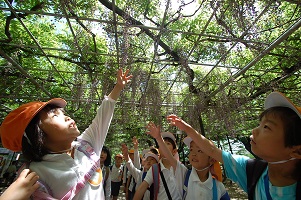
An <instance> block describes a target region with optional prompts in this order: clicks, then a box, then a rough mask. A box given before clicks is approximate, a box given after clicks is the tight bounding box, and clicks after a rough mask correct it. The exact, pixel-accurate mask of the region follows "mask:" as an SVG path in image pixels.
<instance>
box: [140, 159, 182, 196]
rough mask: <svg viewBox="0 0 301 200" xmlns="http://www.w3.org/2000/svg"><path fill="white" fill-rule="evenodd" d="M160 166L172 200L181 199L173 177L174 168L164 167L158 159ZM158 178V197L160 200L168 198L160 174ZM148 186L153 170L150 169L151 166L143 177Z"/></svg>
mask: <svg viewBox="0 0 301 200" xmlns="http://www.w3.org/2000/svg"><path fill="white" fill-rule="evenodd" d="M159 164H160V167H161V171H162V173H163V176H164V178H165V181H166V184H167V187H168V190H169V193H170V195H171V199H172V200H181V199H182V198H181V195H180V194H181V193H180V192H179V191H178V188H177V185H176V179H175V175H174V170H173V168H172V167H170V169H167V168H165V166H164V165H163V163H162V162H161V161H160V162H159ZM159 177H160V180H159V182H160V183H159V192H158V199H160V200H168V197H167V194H166V191H165V188H164V184H163V181H162V178H161V176H159ZM144 180H145V181H146V182H147V183H148V185H149V186H151V184H153V171H152V167H151V168H150V169H149V170H148V172H147V174H146V177H145V179H144Z"/></svg>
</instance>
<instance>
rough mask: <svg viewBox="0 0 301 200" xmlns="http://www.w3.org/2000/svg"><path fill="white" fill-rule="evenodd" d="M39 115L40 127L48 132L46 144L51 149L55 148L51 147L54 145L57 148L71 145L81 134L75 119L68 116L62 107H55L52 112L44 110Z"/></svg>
mask: <svg viewBox="0 0 301 200" xmlns="http://www.w3.org/2000/svg"><path fill="white" fill-rule="evenodd" d="M39 116H40V124H39V127H40V128H41V129H42V130H43V132H44V133H45V134H46V136H45V137H46V141H45V145H46V147H47V148H49V150H53V149H51V148H52V147H53V146H54V145H55V146H56V148H60V147H61V148H64V147H65V146H67V145H70V144H71V143H72V141H74V139H75V138H76V137H77V136H78V135H79V134H80V132H79V130H78V128H77V126H76V124H75V122H74V120H72V119H71V118H70V117H68V116H66V115H65V114H64V112H63V111H62V109H53V110H52V111H50V112H46V111H43V110H42V111H41V112H40V113H39ZM55 150H58V149H55Z"/></svg>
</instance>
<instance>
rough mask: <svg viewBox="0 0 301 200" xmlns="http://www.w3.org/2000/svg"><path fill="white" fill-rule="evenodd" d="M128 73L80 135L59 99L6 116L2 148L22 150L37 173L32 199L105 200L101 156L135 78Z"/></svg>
mask: <svg viewBox="0 0 301 200" xmlns="http://www.w3.org/2000/svg"><path fill="white" fill-rule="evenodd" d="M128 72H129V70H126V71H125V73H123V71H122V69H119V70H118V72H117V83H116V85H115V86H114V88H113V90H112V91H111V93H110V94H109V95H108V96H106V97H105V98H104V100H103V101H102V104H101V106H100V107H99V109H98V110H97V114H96V116H95V118H94V119H93V121H92V123H91V124H90V126H89V127H88V128H87V129H86V130H85V131H84V132H83V133H82V134H80V131H79V130H78V128H77V125H76V123H75V121H74V120H73V119H71V118H70V117H69V116H67V115H66V113H65V112H64V110H63V108H64V107H65V106H66V104H67V103H66V101H65V100H64V99H61V98H55V99H51V100H50V101H48V102H39V101H36V102H30V103H27V104H23V105H21V106H20V107H19V108H17V109H15V110H13V111H12V112H10V113H9V114H8V115H7V117H6V118H5V119H4V121H3V122H2V124H1V128H0V133H1V141H2V144H3V146H4V147H5V148H7V149H10V150H12V151H22V152H23V155H24V157H25V158H26V159H27V160H28V161H29V166H28V167H29V169H30V170H32V171H34V172H36V173H37V174H38V176H39V182H40V185H41V187H40V188H39V189H37V190H36V191H35V192H34V193H33V198H34V199H53V198H55V199H73V200H77V199H78V200H82V199H104V189H103V184H102V172H101V169H100V162H99V159H100V154H101V150H102V146H103V144H104V141H105V138H106V135H107V132H108V129H109V126H110V123H111V119H112V117H113V112H114V108H115V104H116V100H117V99H118V97H119V96H120V93H121V91H122V90H123V88H124V87H125V86H126V84H127V83H128V82H129V81H130V79H131V78H132V75H130V76H128ZM42 186H43V187H42Z"/></svg>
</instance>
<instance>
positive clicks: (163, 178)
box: [159, 165, 172, 200]
mask: <svg viewBox="0 0 301 200" xmlns="http://www.w3.org/2000/svg"><path fill="white" fill-rule="evenodd" d="M159 171H160V175H161V179H162V182H163V185H164V188H165V192H166V194H167V197H168V199H169V200H172V198H171V195H170V192H169V189H168V186H167V183H166V180H165V177H164V175H163V172H162V171H161V169H160V165H159Z"/></svg>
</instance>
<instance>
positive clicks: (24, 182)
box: [0, 169, 40, 200]
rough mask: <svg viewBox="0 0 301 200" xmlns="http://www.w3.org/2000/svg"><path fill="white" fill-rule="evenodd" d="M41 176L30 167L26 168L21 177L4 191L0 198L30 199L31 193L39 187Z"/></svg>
mask: <svg viewBox="0 0 301 200" xmlns="http://www.w3.org/2000/svg"><path fill="white" fill-rule="evenodd" d="M38 179H39V176H38V175H37V174H36V173H35V172H30V170H29V169H24V170H23V171H22V172H21V173H20V175H19V177H18V178H17V179H16V180H15V181H14V182H13V183H12V184H11V185H10V186H9V187H8V188H7V189H6V190H5V191H4V193H3V194H2V195H1V196H0V200H16V199H18V200H28V199H29V197H30V195H31V194H32V193H33V192H34V191H35V190H36V189H38V188H39V186H40V185H39V183H38V182H37V181H38Z"/></svg>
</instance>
